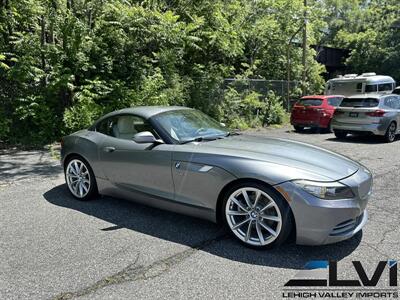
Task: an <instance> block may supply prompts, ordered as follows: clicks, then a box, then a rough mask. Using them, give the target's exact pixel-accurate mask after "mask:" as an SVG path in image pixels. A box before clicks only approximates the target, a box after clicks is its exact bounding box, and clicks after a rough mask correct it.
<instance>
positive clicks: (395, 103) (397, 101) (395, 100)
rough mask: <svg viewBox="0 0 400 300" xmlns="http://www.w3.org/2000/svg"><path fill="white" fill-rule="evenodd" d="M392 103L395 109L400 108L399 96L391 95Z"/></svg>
mask: <svg viewBox="0 0 400 300" xmlns="http://www.w3.org/2000/svg"><path fill="white" fill-rule="evenodd" d="M393 99H394V100H393V103H394V108H395V109H400V96H396V97H393Z"/></svg>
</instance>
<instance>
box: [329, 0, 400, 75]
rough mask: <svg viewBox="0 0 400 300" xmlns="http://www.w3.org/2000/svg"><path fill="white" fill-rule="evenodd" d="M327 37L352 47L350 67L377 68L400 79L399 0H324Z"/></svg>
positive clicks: (373, 70)
mask: <svg viewBox="0 0 400 300" xmlns="http://www.w3.org/2000/svg"><path fill="white" fill-rule="evenodd" d="M324 3H325V6H326V9H327V11H328V12H330V13H329V14H328V15H327V18H329V19H330V20H331V21H330V23H329V24H328V28H329V29H328V30H327V34H326V36H325V40H329V41H330V43H331V44H332V45H333V46H337V47H341V48H345V49H350V50H351V53H350V57H349V58H348V60H347V62H346V63H347V65H348V66H349V69H350V70H349V71H350V72H354V73H358V74H360V73H362V72H376V73H379V74H384V75H390V76H392V77H394V78H395V80H397V81H399V80H400V19H399V8H398V5H399V1H398V0H375V1H366V0H350V1H349V0H340V1H338V0H325V1H324Z"/></svg>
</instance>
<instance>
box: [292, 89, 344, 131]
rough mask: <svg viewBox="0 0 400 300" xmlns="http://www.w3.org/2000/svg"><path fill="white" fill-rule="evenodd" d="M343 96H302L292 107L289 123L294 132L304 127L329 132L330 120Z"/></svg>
mask: <svg viewBox="0 0 400 300" xmlns="http://www.w3.org/2000/svg"><path fill="white" fill-rule="evenodd" d="M342 99H343V96H334V95H329V96H317V95H315V96H304V97H302V98H301V99H300V100H299V101H297V102H296V104H295V105H294V106H293V109H292V114H291V116H290V123H291V124H292V125H293V127H294V129H295V130H296V131H302V130H303V129H304V127H311V128H315V129H319V128H323V129H326V130H328V131H331V127H330V125H331V119H332V117H333V113H334V112H335V109H336V107H338V106H339V105H340V103H341V102H342Z"/></svg>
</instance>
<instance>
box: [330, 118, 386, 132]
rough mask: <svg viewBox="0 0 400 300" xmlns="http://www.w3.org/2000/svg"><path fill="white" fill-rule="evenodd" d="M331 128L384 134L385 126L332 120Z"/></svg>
mask: <svg viewBox="0 0 400 300" xmlns="http://www.w3.org/2000/svg"><path fill="white" fill-rule="evenodd" d="M332 129H333V130H343V131H348V132H355V133H357V132H368V133H373V134H375V135H385V133H386V129H387V126H385V125H384V124H352V123H342V122H338V121H335V119H333V120H332Z"/></svg>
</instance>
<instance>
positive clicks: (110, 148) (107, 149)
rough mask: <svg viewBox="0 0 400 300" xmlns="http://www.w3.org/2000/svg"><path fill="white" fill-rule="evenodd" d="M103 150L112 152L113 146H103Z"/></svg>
mask: <svg viewBox="0 0 400 300" xmlns="http://www.w3.org/2000/svg"><path fill="white" fill-rule="evenodd" d="M103 150H104V151H105V152H114V151H115V147H104V148H103Z"/></svg>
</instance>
